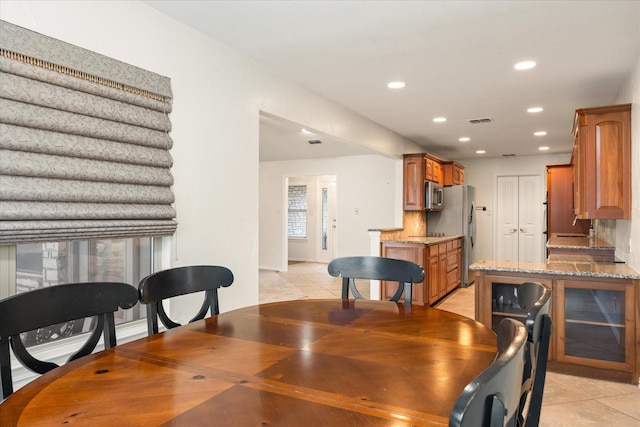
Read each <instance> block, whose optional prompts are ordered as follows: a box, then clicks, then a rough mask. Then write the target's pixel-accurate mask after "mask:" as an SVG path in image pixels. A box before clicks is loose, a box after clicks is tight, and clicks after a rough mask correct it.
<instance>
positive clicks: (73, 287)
mask: <svg viewBox="0 0 640 427" xmlns="http://www.w3.org/2000/svg"><path fill="white" fill-rule="evenodd" d="M137 302H138V294H137V292H136V289H135V288H134V287H133V286H131V285H128V284H126V283H117V282H96V283H71V284H65V285H57V286H51V287H47V288H41V289H36V290H33V291H30V292H25V293H21V294H17V295H13V296H10V297H8V298H5V299H3V300H2V301H0V370H1V372H0V373H1V376H2V396H3V398H6V397H7V396H9V395H10V394H12V393H13V380H12V378H11V360H10V352H9V348H10V347H11V349H13V353H14V354H15V356H16V358H17V359H18V361H19V362H20V363H21V364H22V365H24V366H25V367H26V368H28V369H30V370H31V371H33V372H36V373H38V374H44V373H46V372H49V371H50V370H52V369H54V368H57V367H58V366H59V365H57V364H55V363H53V362H46V361H42V360H39V359H36V358H35V357H33V356H32V355H31V354H30V353H29V352H28V350H27V349H26V348H25V346H24V344H23V342H22V340H21V339H20V334H21V333H24V332H30V331H34V330H38V329H39V328H47V327H50V326H52V325H57V324H60V323H64V322H69V321H74V320H78V319H84V318H88V317H93V318H94V319H93V321H92V331H91V334H90V335H89V338H88V339H87V341H86V342H85V344H84V345H83V346H82V347H81V348H80V349H79V350H78V351H77V352H75V353H74V354H73V355H71V357H70V358H69V360H68V361H71V360H75V359H77V358H79V357H82V356H86V355H88V354H91V352H92V351H93V350H94V349H95V348H96V345H97V344H98V341H99V340H100V336H101V335H104V345H105V348H110V347H113V346H115V345H116V334H115V321H114V317H113V313H114V312H116V311H118V308H123V309H127V308H131V307H133V306H134V305H136V303H137ZM38 333H40V334H42V330H40V331H39V332H38ZM38 333H36V335H38Z"/></svg>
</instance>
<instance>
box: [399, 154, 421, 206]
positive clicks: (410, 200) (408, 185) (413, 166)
mask: <svg viewBox="0 0 640 427" xmlns="http://www.w3.org/2000/svg"><path fill="white" fill-rule="evenodd" d="M403 171H404V173H403V175H404V178H403V179H404V183H403V195H402V200H403V205H404V206H403V207H404V210H405V211H420V210H424V202H425V200H424V182H425V171H426V156H425V155H424V154H422V153H420V154H405V155H404V167H403Z"/></svg>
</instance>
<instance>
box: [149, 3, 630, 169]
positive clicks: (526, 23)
mask: <svg viewBox="0 0 640 427" xmlns="http://www.w3.org/2000/svg"><path fill="white" fill-rule="evenodd" d="M145 3H147V4H149V5H151V6H152V7H154V8H156V9H158V10H160V11H162V12H164V13H166V14H168V15H170V16H172V17H174V18H175V19H177V20H179V21H182V22H184V23H185V24H187V25H189V26H191V27H193V28H195V29H197V30H199V31H201V32H203V33H205V34H208V35H210V36H211V37H213V38H214V39H216V40H218V41H219V42H222V43H224V44H226V45H228V46H230V47H232V48H234V49H236V50H238V51H239V52H242V53H244V54H246V55H248V56H250V57H252V58H255V59H256V60H258V61H261V62H263V63H265V64H267V65H268V66H270V67H272V68H274V69H275V70H278V71H280V72H281V73H282V74H283V75H285V76H287V77H288V78H289V79H291V80H293V81H297V82H299V83H300V84H301V85H303V86H305V87H307V88H309V89H311V90H313V91H315V92H317V93H319V94H321V95H324V96H326V97H327V98H330V99H332V100H334V101H336V102H338V103H340V104H343V105H345V106H347V107H349V108H351V109H352V110H354V111H356V112H358V113H360V114H362V115H363V116H365V117H367V118H369V119H371V120H373V121H375V122H377V123H380V124H381V125H383V126H385V127H387V128H389V129H391V130H393V131H395V132H397V133H399V134H401V135H403V136H405V137H407V138H409V139H411V140H413V141H415V142H417V143H418V144H421V145H423V146H424V147H425V149H426V150H427V151H431V152H433V153H436V154H439V155H441V156H443V157H446V158H450V159H455V160H462V159H465V158H474V157H477V156H478V155H477V154H475V151H476V150H478V149H484V150H486V151H487V153H486V154H485V155H484V156H489V157H499V156H501V155H503V154H515V155H518V156H522V155H534V154H539V153H540V152H539V151H538V146H541V145H546V146H549V147H550V150H549V151H547V153H566V152H570V150H571V143H572V140H571V135H570V130H571V124H572V120H573V112H574V110H575V109H576V108H583V107H595V106H601V105H609V104H613V103H614V102H615V101H616V98H617V95H618V94H619V92H620V90H621V89H622V87H623V84H624V83H625V80H626V79H627V78H628V76H629V75H630V73H631V72H632V70H633V68H634V66H635V64H636V63H637V61H638V56H639V54H640V1H591V0H589V1H204V0H198V1H170V0H148V1H145ZM525 59H531V60H534V61H536V62H537V64H538V65H537V67H535V68H534V69H532V70H529V71H516V70H514V69H513V65H514V64H515V63H516V62H518V61H520V60H525ZM394 80H402V81H405V82H406V84H407V86H406V87H405V88H404V89H400V90H396V91H392V90H390V89H387V87H386V84H387V83H388V82H390V81H394ZM532 106H541V107H543V108H544V111H543V112H542V113H538V114H535V115H534V114H530V113H527V112H526V109H527V108H529V107H532ZM436 116H445V117H447V119H448V120H447V122H445V123H441V124H436V123H433V122H432V119H433V117H436ZM482 117H491V118H493V119H494V121H493V122H492V123H488V124H478V125H472V124H469V123H468V120H469V119H474V118H482ZM301 125H304V124H301ZM538 130H545V131H546V132H547V135H546V136H544V137H536V136H534V135H533V133H534V132H535V131H538ZM287 135H288V136H287ZM463 136H467V137H469V138H471V141H470V142H466V143H461V142H459V141H458V138H460V137H463ZM286 137H291V138H302V139H321V140H322V141H323V145H324V144H325V143H326V144H327V145H325V146H324V147H323V148H324V150H323V154H322V156H329V155H331V152H332V151H331V150H332V149H341V150H346V151H341V152H338V153H337V155H350V154H360V153H362V151H361V149H358V148H357V147H353V146H348V145H347V146H344V141H334V140H333V139H332V138H331V137H330V136H327V135H321V137H314V136H313V135H312V138H307V136H306V135H302V134H301V132H300V126H298V125H297V124H292V123H289V122H279V121H278V120H276V119H274V118H270V117H266V118H265V117H263V119H262V120H261V139H260V145H261V147H260V155H261V160H265V159H270V160H277V159H285V158H286V159H293V158H296V157H297V158H308V157H313V156H315V153H314V152H311V153H310V152H309V151H308V150H306V149H307V148H308V149H312V148H319V146H308V144H304V145H303V146H305V145H307V146H308V147H305V150H304V151H303V152H301V153H298V154H296V153H292V152H291V150H280V149H279V148H278V147H279V146H282V144H277V142H278V141H280V142H282V141H283V139H284V138H286ZM316 151H319V150H316ZM283 156H287V157H283Z"/></svg>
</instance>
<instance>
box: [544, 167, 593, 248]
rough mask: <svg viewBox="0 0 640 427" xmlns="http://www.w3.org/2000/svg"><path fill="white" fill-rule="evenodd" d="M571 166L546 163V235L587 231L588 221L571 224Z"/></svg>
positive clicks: (580, 220)
mask: <svg viewBox="0 0 640 427" xmlns="http://www.w3.org/2000/svg"><path fill="white" fill-rule="evenodd" d="M574 217H575V214H574V208H573V168H572V167H571V165H570V164H563V165H547V230H546V231H547V236H551V234H553V233H570V234H584V235H585V236H586V235H587V234H588V233H589V225H590V224H589V221H587V220H583V219H579V220H577V221H576V225H573V220H574Z"/></svg>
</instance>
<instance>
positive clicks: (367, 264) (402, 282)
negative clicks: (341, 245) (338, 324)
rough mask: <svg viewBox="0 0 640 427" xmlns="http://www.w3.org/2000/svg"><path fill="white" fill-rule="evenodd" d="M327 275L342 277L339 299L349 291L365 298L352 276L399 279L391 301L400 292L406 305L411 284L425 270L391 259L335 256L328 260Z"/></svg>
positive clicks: (396, 297)
mask: <svg viewBox="0 0 640 427" xmlns="http://www.w3.org/2000/svg"><path fill="white" fill-rule="evenodd" d="M328 270H329V274H330V275H331V276H333V277H340V276H342V298H343V299H348V298H349V290H351V293H352V294H353V296H354V298H358V299H363V298H364V297H363V296H362V294H360V292H359V291H358V289H357V287H356V282H355V279H365V280H387V281H392V282H398V289H397V291H396V292H395V294H394V295H393V296H392V297H391V298H390V301H396V302H397V301H398V300H399V299H400V296H401V295H402V292H405V288H406V292H405V294H404V301H405V303H406V304H411V296H412V289H411V287H412V286H411V284H412V283H420V282H422V281H423V280H424V270H423V269H422V267H420V266H419V265H418V264H415V263H413V262H410V261H404V260H400V259H393V258H383V257H376V256H353V257H342V258H336V259H334V260H333V261H331V262H330V263H329V266H328Z"/></svg>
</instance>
